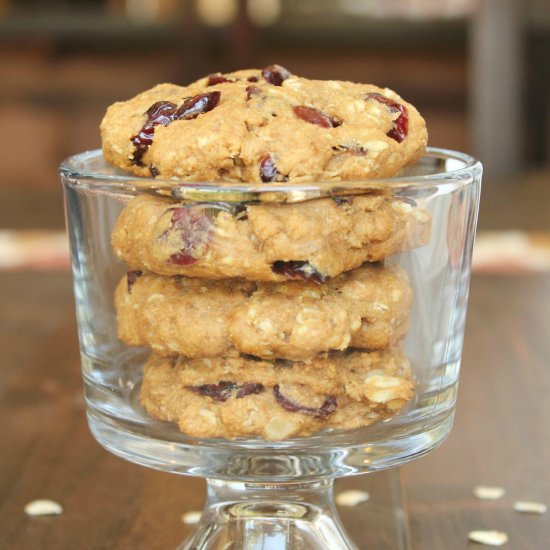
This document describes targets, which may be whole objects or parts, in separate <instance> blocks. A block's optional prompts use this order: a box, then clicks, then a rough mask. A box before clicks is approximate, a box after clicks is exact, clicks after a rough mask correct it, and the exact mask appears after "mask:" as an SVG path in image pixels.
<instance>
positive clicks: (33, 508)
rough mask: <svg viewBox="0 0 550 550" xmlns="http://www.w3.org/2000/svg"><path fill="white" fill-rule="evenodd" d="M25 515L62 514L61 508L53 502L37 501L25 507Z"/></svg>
mask: <svg viewBox="0 0 550 550" xmlns="http://www.w3.org/2000/svg"><path fill="white" fill-rule="evenodd" d="M25 513H26V514H28V515H29V516H57V515H59V514H61V513H63V507H62V506H61V504H59V503H57V502H55V501H54V500H48V499H38V500H33V501H31V502H29V503H27V504H26V505H25Z"/></svg>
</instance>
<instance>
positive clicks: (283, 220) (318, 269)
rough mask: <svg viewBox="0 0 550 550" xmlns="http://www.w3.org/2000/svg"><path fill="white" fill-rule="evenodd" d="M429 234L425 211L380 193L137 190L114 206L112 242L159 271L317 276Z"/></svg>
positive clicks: (261, 277) (129, 259)
mask: <svg viewBox="0 0 550 550" xmlns="http://www.w3.org/2000/svg"><path fill="white" fill-rule="evenodd" d="M429 235H430V216H429V214H428V213H427V212H426V211H424V210H423V209H421V208H419V207H417V206H416V205H414V204H410V203H409V202H405V201H403V200H401V199H399V198H398V197H391V196H385V195H360V196H354V197H350V198H346V199H341V200H340V199H338V200H334V199H332V198H324V199H316V200H310V201H307V202H303V203H296V204H268V203H262V204H233V205H232V204H230V203H209V204H201V203H185V204H184V203H174V202H171V201H170V200H169V199H165V198H161V197H155V196H152V195H147V194H142V195H139V196H137V197H135V198H133V199H132V200H130V202H129V203H128V204H127V205H126V207H125V208H124V210H123V211H122V212H121V214H120V216H119V218H118V220H117V222H116V225H115V228H114V231H113V235H112V244H113V248H114V250H115V252H116V254H117V255H118V256H119V257H120V258H121V259H122V260H124V261H125V262H126V263H128V264H129V265H130V266H131V267H133V268H137V269H146V270H148V271H152V272H154V273H157V274H159V275H187V276H189V277H206V278H210V279H220V278H226V277H242V278H245V279H248V280H253V281H275V282H278V281H285V280H288V279H301V280H313V281H316V282H323V281H325V280H326V279H327V278H328V277H336V276H337V275H340V274H341V273H343V272H345V271H348V270H351V269H355V268H356V267H359V266H360V265H361V264H363V263H364V262H365V261H369V262H375V261H379V260H382V259H384V258H386V257H388V256H391V255H392V254H395V253H396V252H400V251H402V250H406V249H409V248H412V247H417V246H422V245H423V244H425V243H426V242H427V241H428V239H429Z"/></svg>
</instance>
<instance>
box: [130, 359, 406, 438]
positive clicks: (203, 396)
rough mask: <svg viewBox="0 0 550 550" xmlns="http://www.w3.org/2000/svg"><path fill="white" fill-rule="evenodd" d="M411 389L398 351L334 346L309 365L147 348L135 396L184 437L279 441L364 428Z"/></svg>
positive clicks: (398, 404)
mask: <svg viewBox="0 0 550 550" xmlns="http://www.w3.org/2000/svg"><path fill="white" fill-rule="evenodd" d="M413 393H414V383H413V381H412V378H411V372H410V368H409V363H408V361H407V359H406V358H405V356H404V355H402V354H401V353H400V352H398V351H394V352H387V351H385V352H379V351H374V352H338V353H332V354H329V355H328V356H321V357H319V358H318V359H315V360H313V361H310V362H307V363H292V362H290V361H284V360H279V361H271V362H268V361H263V360H254V359H251V358H246V357H234V358H230V357H227V358H203V359H189V360H186V359H182V358H172V359H169V358H165V357H161V356H159V355H155V354H152V355H151V357H150V358H149V361H148V362H147V364H146V365H145V371H144V377H143V385H142V389H141V402H142V404H143V406H144V407H145V410H146V411H147V412H148V413H149V414H150V415H151V416H153V417H155V418H157V419H160V420H168V421H171V422H175V423H177V424H178V426H179V428H180V430H181V431H182V432H183V433H185V434H187V435H191V436H196V437H223V438H234V437H240V436H243V437H250V436H261V437H264V438H265V439H270V440H280V439H286V438H289V437H297V436H307V435H311V434H312V433H315V432H318V431H320V430H323V429H327V428H334V429H348V430H349V429H355V428H359V427H362V426H368V425H369V424H372V423H373V422H376V421H379V420H382V419H384V418H388V417H390V416H394V415H395V414H396V413H397V412H398V411H399V410H400V409H401V408H402V407H403V406H405V404H406V403H407V402H408V401H409V400H410V399H411V398H412V396H413Z"/></svg>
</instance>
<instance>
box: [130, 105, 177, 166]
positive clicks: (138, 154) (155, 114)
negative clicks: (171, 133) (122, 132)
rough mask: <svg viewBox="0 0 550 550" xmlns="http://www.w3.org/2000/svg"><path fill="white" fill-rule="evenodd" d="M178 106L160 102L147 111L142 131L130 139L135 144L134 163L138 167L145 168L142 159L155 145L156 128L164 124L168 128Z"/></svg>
mask: <svg viewBox="0 0 550 550" xmlns="http://www.w3.org/2000/svg"><path fill="white" fill-rule="evenodd" d="M176 109H177V107H176V105H174V104H173V103H171V102H170V101H158V102H157V103H154V104H153V105H151V107H149V109H147V111H146V113H145V114H146V115H147V120H146V121H145V124H144V125H143V126H142V128H141V130H140V131H139V132H138V133H137V134H136V135H135V136H132V137H131V138H130V141H131V142H132V143H133V144H134V146H135V148H136V150H135V151H134V154H133V155H132V162H133V163H134V164H136V165H137V166H143V163H142V162H141V159H142V158H143V155H144V154H145V153H146V152H147V149H149V145H151V143H153V134H154V133H155V126H158V125H159V124H162V125H163V126H168V124H170V122H172V121H173V120H174V114H175V113H176Z"/></svg>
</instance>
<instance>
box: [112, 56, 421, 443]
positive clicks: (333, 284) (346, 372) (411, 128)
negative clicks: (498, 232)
mask: <svg viewBox="0 0 550 550" xmlns="http://www.w3.org/2000/svg"><path fill="white" fill-rule="evenodd" d="M102 137H103V147H104V155H105V157H106V158H107V159H108V160H110V161H111V162H113V163H114V164H116V165H117V166H119V167H121V168H123V169H125V170H129V171H131V172H133V173H135V174H137V175H153V176H156V177H159V178H163V179H165V180H166V179H170V178H177V179H178V180H182V179H194V180H199V181H200V180H203V181H204V180H207V181H227V182H243V181H244V182H252V183H254V182H258V183H261V184H265V185H269V184H270V183H272V182H287V185H289V186H290V185H292V184H293V183H303V182H307V181H315V180H318V181H331V180H332V181H337V180H339V179H340V180H343V179H363V180H364V179H365V178H370V177H376V176H390V175H393V174H394V173H395V172H396V171H397V170H399V169H400V168H401V167H402V166H403V165H405V164H407V163H409V162H412V161H414V160H416V159H417V158H418V157H419V156H420V155H421V154H422V152H423V150H424V147H425V144H426V129H425V124H424V121H423V120H422V118H421V117H420V115H419V114H418V112H417V111H416V110H415V109H414V107H412V106H411V105H409V104H407V103H405V102H404V101H403V100H401V98H399V97H398V96H397V95H396V94H394V93H393V92H391V91H389V90H381V89H379V88H376V87H374V86H368V85H359V84H352V83H347V82H335V81H327V82H320V81H311V80H307V79H304V78H298V77H296V76H293V75H290V73H288V71H286V70H285V69H283V68H282V67H279V66H271V67H266V68H265V69H264V70H263V71H254V70H250V71H239V72H236V73H231V74H226V75H220V74H218V75H210V76H209V77H207V78H205V79H201V80H200V81H198V82H196V83H194V84H192V85H190V86H188V87H186V88H181V87H177V86H173V85H160V86H157V87H155V88H153V89H152V90H149V91H147V92H144V93H143V94H140V95H139V96H137V97H136V98H133V99H132V100H130V101H127V102H124V103H117V104H115V105H113V106H112V107H110V109H109V111H108V113H107V115H106V117H105V119H104V120H103V123H102ZM258 197H259V199H260V200H257V201H256V202H250V203H225V202H209V203H199V202H176V201H174V200H172V199H168V198H165V197H161V196H156V195H153V194H142V195H138V196H137V197H135V198H133V199H132V200H130V201H129V202H128V204H127V205H126V206H125V208H124V210H123V211H122V213H121V215H120V217H119V219H118V220H117V223H116V226H115V228H114V231H113V236H112V244H113V248H114V250H115V252H116V254H117V255H118V256H119V257H120V258H121V259H122V260H124V261H125V262H126V263H127V264H128V265H129V266H130V270H129V271H128V272H127V274H126V276H125V277H124V278H123V280H122V281H121V282H120V284H119V285H118V287H117V290H116V295H115V304H116V309H117V315H118V331H119V337H120V339H121V340H122V341H124V342H126V343H127V344H129V345H133V346H146V347H149V348H150V349H151V355H150V358H149V360H148V362H147V364H146V365H145V368H144V376H143V384H142V390H141V400H142V404H143V406H144V408H145V409H146V411H147V412H148V413H149V414H150V415H152V416H153V417H155V418H158V419H161V420H168V421H172V422H176V423H177V424H178V426H179V427H180V429H181V431H182V432H184V433H186V434H189V435H192V436H197V437H224V438H233V437H240V436H242V437H249V436H261V437H263V438H266V439H270V440H281V439H286V438H289V437H296V436H308V435H310V434H312V433H316V432H319V431H321V430H324V429H327V428H332V429H354V428H358V427H361V426H366V425H369V424H371V423H373V422H375V421H378V420H380V419H383V418H387V417H390V416H393V415H395V414H396V413H397V412H398V411H399V410H400V409H401V408H402V407H403V406H404V405H405V404H406V403H407V402H408V401H409V400H410V399H411V398H412V397H413V395H414V382H413V379H412V375H411V371H410V368H409V364H408V361H407V358H406V357H405V356H404V354H403V353H402V351H401V348H400V344H399V343H400V341H401V340H402V339H403V338H404V336H405V334H406V333H407V329H408V318H409V311H410V308H411V304H412V299H413V296H412V290H411V288H410V286H409V282H408V279H407V276H406V273H405V272H404V271H403V269H401V268H400V267H399V266H398V265H390V262H385V260H386V258H388V257H390V256H391V255H393V254H395V253H397V252H401V251H403V250H407V249H410V248H412V247H415V246H421V245H423V244H425V243H426V242H427V240H428V239H429V233H430V218H429V216H428V214H427V213H426V212H424V211H423V210H421V209H420V208H418V207H417V206H416V204H414V203H412V202H410V201H405V200H403V199H401V198H399V197H396V196H393V195H392V194H391V193H378V194H366V195H355V196H343V197H328V198H319V199H315V200H309V201H305V202H296V203H292V204H279V203H269V202H261V195H259V196H258Z"/></svg>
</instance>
